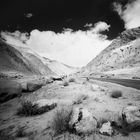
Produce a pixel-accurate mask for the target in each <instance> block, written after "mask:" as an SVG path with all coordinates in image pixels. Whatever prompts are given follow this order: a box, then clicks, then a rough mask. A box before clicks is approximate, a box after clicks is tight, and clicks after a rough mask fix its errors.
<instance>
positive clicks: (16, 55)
mask: <svg viewBox="0 0 140 140" xmlns="http://www.w3.org/2000/svg"><path fill="white" fill-rule="evenodd" d="M74 70H75V69H74V68H73V67H68V66H66V65H64V64H62V63H59V62H57V61H52V60H49V59H45V58H43V57H41V56H40V55H38V54H37V53H35V52H34V51H32V50H31V49H30V48H28V47H19V46H14V45H11V44H8V43H6V42H5V41H4V40H3V39H0V73H1V74H3V73H4V74H9V73H14V74H15V73H18V74H26V75H45V76H51V75H66V74H70V73H72V72H74Z"/></svg>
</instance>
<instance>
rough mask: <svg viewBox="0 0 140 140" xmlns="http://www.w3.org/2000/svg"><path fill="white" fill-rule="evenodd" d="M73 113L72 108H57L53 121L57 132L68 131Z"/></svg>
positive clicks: (53, 126)
mask: <svg viewBox="0 0 140 140" xmlns="http://www.w3.org/2000/svg"><path fill="white" fill-rule="evenodd" d="M71 115H72V109H71V108H70V109H68V110H66V109H64V108H63V109H60V110H57V112H56V114H55V116H54V118H53V122H52V128H53V130H54V132H55V134H56V135H57V134H62V133H64V132H66V131H69V130H70V128H69V121H70V119H71Z"/></svg>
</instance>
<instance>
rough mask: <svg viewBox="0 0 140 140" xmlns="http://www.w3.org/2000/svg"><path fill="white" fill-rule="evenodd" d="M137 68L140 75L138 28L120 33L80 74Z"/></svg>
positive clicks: (139, 34)
mask: <svg viewBox="0 0 140 140" xmlns="http://www.w3.org/2000/svg"><path fill="white" fill-rule="evenodd" d="M131 68H133V69H134V68H137V70H138V71H139V73H140V27H138V28H134V29H129V30H126V31H124V32H122V33H121V34H120V35H119V36H118V37H117V38H116V39H114V40H113V41H112V43H111V44H110V45H109V46H108V47H107V48H106V49H104V50H103V51H102V52H101V53H100V54H99V55H97V56H96V57H95V58H94V59H93V60H92V61H90V62H89V63H88V64H87V65H86V66H85V67H83V68H82V70H81V73H85V74H89V73H99V72H104V73H105V72H108V71H117V70H120V69H131Z"/></svg>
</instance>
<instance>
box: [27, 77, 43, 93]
mask: <svg viewBox="0 0 140 140" xmlns="http://www.w3.org/2000/svg"><path fill="white" fill-rule="evenodd" d="M43 85H44V84H43V83H42V82H41V81H39V80H32V81H29V82H27V91H28V92H33V91H36V90H38V89H40V88H41V87H42V86H43Z"/></svg>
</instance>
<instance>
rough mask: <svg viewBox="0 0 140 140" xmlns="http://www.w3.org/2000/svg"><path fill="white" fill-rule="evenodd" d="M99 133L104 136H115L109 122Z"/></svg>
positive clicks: (104, 124)
mask: <svg viewBox="0 0 140 140" xmlns="http://www.w3.org/2000/svg"><path fill="white" fill-rule="evenodd" d="M99 132H100V133H101V134H103V135H108V136H112V135H113V128H112V127H111V123H110V122H109V121H108V122H107V123H103V125H102V127H101V128H100V130H99Z"/></svg>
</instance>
